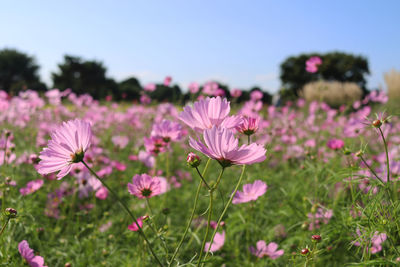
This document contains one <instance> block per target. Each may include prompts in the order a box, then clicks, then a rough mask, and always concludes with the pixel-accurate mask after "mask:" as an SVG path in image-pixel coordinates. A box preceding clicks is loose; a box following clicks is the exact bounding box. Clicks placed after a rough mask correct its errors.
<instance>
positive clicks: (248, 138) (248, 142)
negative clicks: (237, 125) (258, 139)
mask: <svg viewBox="0 0 400 267" xmlns="http://www.w3.org/2000/svg"><path fill="white" fill-rule="evenodd" d="M250 141H251V137H250V135H248V136H247V144H248V145H250Z"/></svg>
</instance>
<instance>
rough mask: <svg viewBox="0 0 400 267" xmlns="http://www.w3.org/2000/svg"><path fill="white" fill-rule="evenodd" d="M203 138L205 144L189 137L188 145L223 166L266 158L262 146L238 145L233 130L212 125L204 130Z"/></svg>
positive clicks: (260, 160) (253, 144)
mask: <svg viewBox="0 0 400 267" xmlns="http://www.w3.org/2000/svg"><path fill="white" fill-rule="evenodd" d="M203 138H204V141H205V144H203V143H202V142H199V141H196V140H194V139H193V138H191V137H190V140H189V144H190V146H191V147H192V148H194V149H196V150H198V151H200V152H202V153H203V154H205V155H206V156H208V157H210V158H212V159H215V160H217V161H218V162H219V163H220V164H221V166H223V167H228V166H231V165H242V164H253V163H258V162H262V161H264V160H265V158H266V157H265V153H266V150H265V148H264V147H263V146H261V145H258V144H256V143H252V144H250V145H242V146H240V147H239V141H238V139H237V138H235V136H234V135H233V132H232V131H230V130H228V129H225V128H217V127H216V126H213V128H211V129H207V130H205V131H204V133H203Z"/></svg>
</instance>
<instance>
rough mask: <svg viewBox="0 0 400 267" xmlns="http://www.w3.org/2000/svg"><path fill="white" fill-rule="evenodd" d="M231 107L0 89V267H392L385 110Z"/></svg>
mask: <svg viewBox="0 0 400 267" xmlns="http://www.w3.org/2000/svg"><path fill="white" fill-rule="evenodd" d="M318 64H320V63H319V62H314V61H313V62H311V63H309V66H307V67H308V68H310V70H311V71H312V70H313V69H314V68H316V66H318ZM212 94H213V93H210V94H209V95H212ZM231 95H232V96H233V98H232V100H230V101H228V100H227V99H226V98H224V97H223V96H209V97H206V96H204V97H199V98H198V99H197V100H194V101H193V102H191V103H186V104H185V105H184V106H180V105H179V106H178V105H173V104H171V103H161V104H155V103H152V102H151V99H150V98H148V97H147V98H146V97H145V95H144V97H143V99H142V104H136V103H135V104H132V103H127V102H121V103H117V102H111V101H107V102H98V101H97V100H94V99H93V98H92V97H91V96H90V95H75V94H74V93H72V92H69V91H63V92H60V91H58V90H57V89H54V90H52V91H48V92H47V93H46V95H45V96H40V95H39V94H38V93H36V92H35V91H29V90H28V91H23V92H20V93H19V95H18V96H13V97H11V96H9V95H7V93H5V92H4V91H0V125H1V127H0V129H1V131H0V196H1V210H2V214H1V218H0V223H1V224H0V227H1V230H0V244H1V246H0V266H36V267H40V266H74V267H75V266H226V267H230V266H397V265H398V264H400V226H399V224H400V222H399V218H400V217H399V215H400V210H399V182H398V181H399V176H400V121H399V118H398V114H397V113H396V110H394V111H393V110H392V109H389V110H388V109H387V106H386V102H387V100H388V99H387V96H386V95H385V94H384V93H383V92H378V91H374V92H372V93H370V94H369V95H367V96H366V97H365V98H363V99H362V100H361V101H357V102H355V103H353V104H351V105H348V106H345V105H343V106H340V107H339V108H338V109H333V108H331V107H329V106H328V105H327V104H325V103H323V102H315V101H314V102H306V101H305V100H303V99H299V100H297V101H296V102H287V103H286V104H285V105H284V106H280V107H276V106H273V105H266V104H263V102H262V101H261V98H262V94H261V93H260V92H259V91H254V92H252V93H251V95H250V100H248V101H247V102H245V103H244V104H240V105H239V104H237V103H236V101H235V94H231ZM144 98H145V99H144ZM384 111H386V112H384Z"/></svg>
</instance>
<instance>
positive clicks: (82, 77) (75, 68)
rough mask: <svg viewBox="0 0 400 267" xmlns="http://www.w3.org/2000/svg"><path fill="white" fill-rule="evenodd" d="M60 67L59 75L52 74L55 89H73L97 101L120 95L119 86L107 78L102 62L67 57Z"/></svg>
mask: <svg viewBox="0 0 400 267" xmlns="http://www.w3.org/2000/svg"><path fill="white" fill-rule="evenodd" d="M58 67H59V73H52V79H53V84H54V87H55V88H60V89H66V88H71V90H72V91H73V92H75V93H77V94H83V93H88V94H90V95H91V96H93V98H96V99H100V98H104V97H105V96H107V95H113V96H115V95H117V94H118V84H117V83H116V82H115V81H114V80H113V79H110V78H107V77H106V71H107V70H106V68H105V67H104V66H103V63H102V62H99V61H95V60H92V61H89V60H83V59H81V58H80V57H75V56H69V55H65V56H64V62H63V63H61V64H59V65H58Z"/></svg>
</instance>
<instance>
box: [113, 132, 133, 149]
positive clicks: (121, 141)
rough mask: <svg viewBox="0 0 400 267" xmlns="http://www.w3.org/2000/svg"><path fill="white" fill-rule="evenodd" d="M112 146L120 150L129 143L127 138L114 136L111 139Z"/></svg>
mask: <svg viewBox="0 0 400 267" xmlns="http://www.w3.org/2000/svg"><path fill="white" fill-rule="evenodd" d="M111 141H112V142H113V144H114V145H115V146H117V147H119V148H121V149H123V148H125V147H126V146H127V145H128V143H129V138H128V137H126V136H122V135H115V136H113V137H112V138H111Z"/></svg>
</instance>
